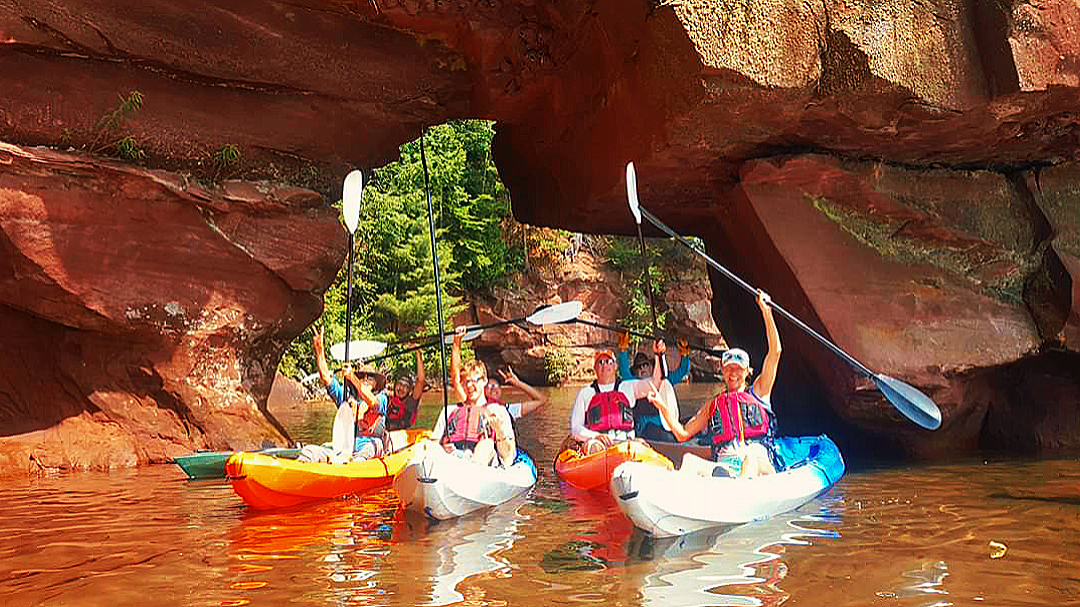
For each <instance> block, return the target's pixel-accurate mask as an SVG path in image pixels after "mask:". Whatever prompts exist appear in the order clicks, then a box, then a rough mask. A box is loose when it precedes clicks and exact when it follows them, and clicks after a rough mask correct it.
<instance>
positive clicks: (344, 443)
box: [330, 403, 356, 463]
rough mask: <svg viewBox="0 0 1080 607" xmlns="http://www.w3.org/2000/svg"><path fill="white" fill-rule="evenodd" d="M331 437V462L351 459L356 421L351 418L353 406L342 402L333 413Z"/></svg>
mask: <svg viewBox="0 0 1080 607" xmlns="http://www.w3.org/2000/svg"><path fill="white" fill-rule="evenodd" d="M332 436H333V438H332V439H331V445H333V450H334V453H333V454H332V455H331V456H330V461H331V462H333V463H342V462H349V461H351V460H352V448H353V441H354V440H355V438H356V422H355V421H354V419H353V408H352V405H350V404H349V403H342V404H341V406H340V407H338V410H337V414H336V415H334V433H333V435H332Z"/></svg>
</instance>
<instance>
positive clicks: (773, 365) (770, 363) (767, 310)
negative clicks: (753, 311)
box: [754, 289, 781, 401]
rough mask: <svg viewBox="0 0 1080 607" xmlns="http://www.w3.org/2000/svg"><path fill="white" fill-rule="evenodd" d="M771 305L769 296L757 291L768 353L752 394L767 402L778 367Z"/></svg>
mask: <svg viewBox="0 0 1080 607" xmlns="http://www.w3.org/2000/svg"><path fill="white" fill-rule="evenodd" d="M771 303H772V299H771V298H770V297H769V294H768V293H766V292H765V291H762V290H760V289H759V290H758V296H757V304H758V307H759V308H761V317H762V319H764V320H765V336H766V337H767V338H768V340H769V353H768V354H766V355H765V361H764V362H763V363H762V364H761V374H759V375H758V378H757V379H756V380H755V381H754V394H756V395H757V397H758V398H760V399H762V400H764V401H768V400H769V395H770V394H772V389H773V383H774V382H775V381H776V370H777V369H778V368H779V367H780V351H781V348H780V332H779V331H777V329H776V319H774V318H773V310H772V305H770V304H771Z"/></svg>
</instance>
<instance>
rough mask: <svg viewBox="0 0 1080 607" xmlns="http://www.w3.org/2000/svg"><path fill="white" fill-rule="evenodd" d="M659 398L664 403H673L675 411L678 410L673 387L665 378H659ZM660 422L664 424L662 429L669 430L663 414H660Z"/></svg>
mask: <svg viewBox="0 0 1080 607" xmlns="http://www.w3.org/2000/svg"><path fill="white" fill-rule="evenodd" d="M660 398H662V399H664V402H666V403H671V404H673V405H675V410H676V411H678V410H679V397H678V396H676V395H675V387H674V386H672V385H671V382H669V381H668V380H667V378H664V379H662V380H660ZM660 423H661V425H663V426H664V430H667V431H668V432H671V428H670V427H669V426H668V423H667V420H666V419H664V416H663V415H661V416H660Z"/></svg>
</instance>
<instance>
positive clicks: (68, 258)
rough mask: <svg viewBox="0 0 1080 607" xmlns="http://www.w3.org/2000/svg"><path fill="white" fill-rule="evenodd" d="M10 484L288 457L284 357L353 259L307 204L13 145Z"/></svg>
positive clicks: (2, 182)
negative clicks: (91, 472) (180, 459)
mask: <svg viewBox="0 0 1080 607" xmlns="http://www.w3.org/2000/svg"><path fill="white" fill-rule="evenodd" d="M0 162H2V163H3V170H2V171H0V243H3V247H2V248H3V250H4V252H5V254H6V255H5V257H6V258H7V260H8V262H9V263H8V264H7V270H6V271H4V272H3V273H0V327H2V328H3V329H2V332H0V340H2V342H3V344H4V348H3V349H4V353H5V354H4V356H3V357H2V359H0V367H2V369H3V372H2V373H0V394H3V398H2V399H0V403H2V406H0V428H2V429H3V433H2V436H0V471H11V470H27V469H32V468H34V467H45V468H87V467H93V468H102V467H104V468H108V467H112V466H126V465H133V464H137V463H148V462H159V461H167V460H168V459H170V458H171V457H172V456H173V455H177V454H180V453H186V452H189V451H191V450H192V449H195V448H203V447H207V448H250V447H258V446H261V445H262V444H263V443H264V442H267V441H269V442H276V443H279V444H281V443H285V442H286V441H287V440H288V437H287V436H286V435H285V434H284V430H283V429H282V428H281V427H280V426H279V425H277V424H276V422H274V420H273V418H271V417H267V416H266V415H264V413H265V405H266V396H267V394H268V393H269V391H270V386H271V383H272V382H273V378H274V372H275V369H276V366H277V361H278V359H279V358H280V356H281V352H282V350H283V348H284V346H285V345H286V344H287V343H288V341H289V339H291V336H292V335H295V334H297V333H298V332H299V331H301V330H303V328H304V327H305V326H307V324H308V323H310V322H311V320H313V319H314V318H315V317H316V316H317V315H318V313H319V311H320V310H321V306H322V300H321V295H320V292H321V290H322V289H323V288H325V285H326V284H328V283H329V281H330V280H331V278H332V277H333V276H334V274H335V273H336V271H337V268H338V267H339V265H340V263H341V260H342V257H343V255H344V251H345V239H344V230H343V229H342V228H341V227H340V223H339V222H338V219H337V217H336V215H335V213H334V212H333V211H332V210H331V209H329V208H326V207H324V206H323V204H322V199H321V197H320V196H319V195H318V194H316V193H314V192H310V191H305V190H301V189H298V188H294V187H287V186H284V187H283V186H273V185H268V184H252V183H228V182H226V183H225V184H223V185H221V186H220V187H206V186H204V185H202V184H200V183H198V182H196V181H194V180H191V179H189V178H187V177H183V176H180V175H177V174H172V173H166V172H163V171H150V170H144V169H139V168H133V167H130V166H127V165H123V164H118V163H114V162H109V161H104V160H91V159H87V158H85V157H81V156H71V155H68V154H61V153H56V152H50V151H48V150H43V149H30V148H22V147H17V146H12V145H7V144H0Z"/></svg>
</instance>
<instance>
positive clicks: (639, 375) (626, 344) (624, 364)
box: [615, 331, 690, 386]
mask: <svg viewBox="0 0 1080 607" xmlns="http://www.w3.org/2000/svg"><path fill="white" fill-rule="evenodd" d="M678 348H679V366H678V367H676V368H675V369H674V370H669V371H668V374H667V375H666V376H665V377H664V379H667V380H668V381H669V382H671V385H672V386H674V385H676V384H678V383H679V382H681V381H682V380H683V379H685V378H686V376H687V375H688V374H689V373H690V344H689V343H687V341H686V340H685V339H680V340H679V342H678ZM615 357H616V360H617V361H618V363H619V377H621V378H623V379H644V378H647V377H651V376H652V366H653V359H652V357H650V356H649V355H648V354H645V353H644V352H638V353H636V354H634V364H633V365H631V364H630V332H629V331H623V332H622V333H621V334H619V344H618V347H617V348H616V349H615Z"/></svg>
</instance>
